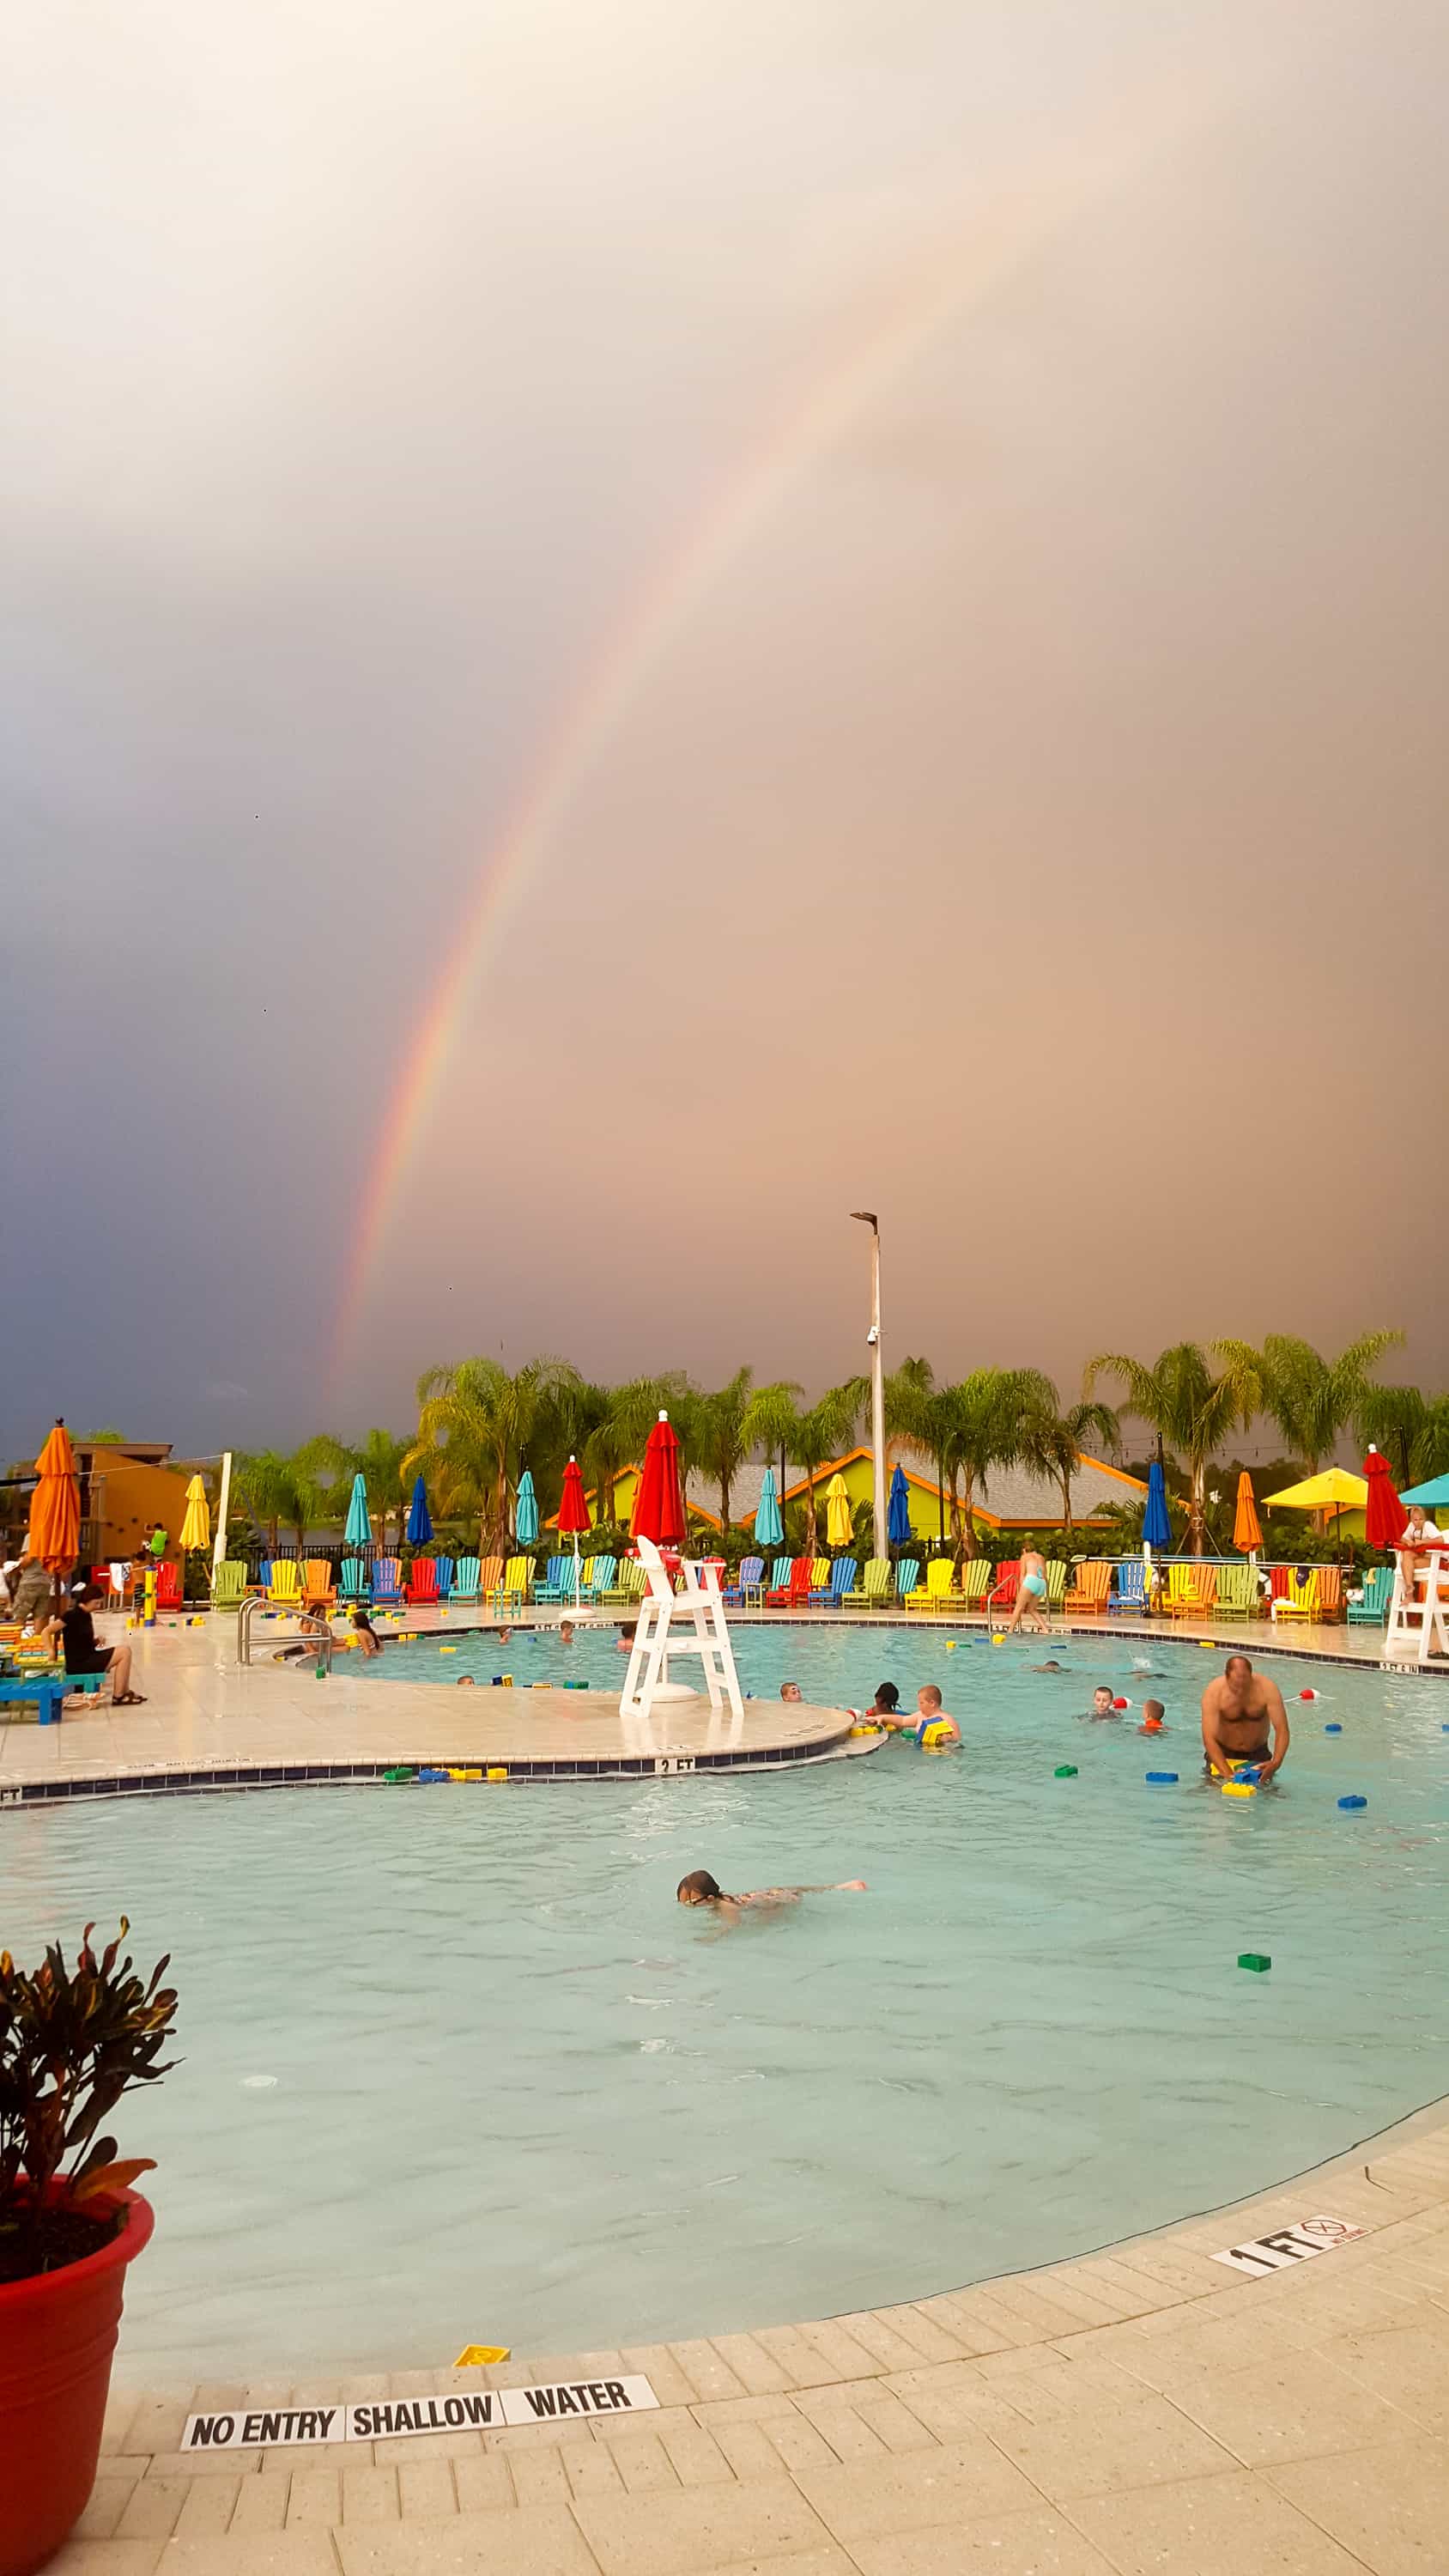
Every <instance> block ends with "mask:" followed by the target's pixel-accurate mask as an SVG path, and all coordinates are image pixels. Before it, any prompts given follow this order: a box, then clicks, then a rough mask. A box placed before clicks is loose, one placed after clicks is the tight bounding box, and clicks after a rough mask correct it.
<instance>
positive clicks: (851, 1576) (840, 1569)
mask: <svg viewBox="0 0 1449 2576" xmlns="http://www.w3.org/2000/svg"><path fill="white" fill-rule="evenodd" d="M859 1570H860V1569H859V1567H858V1566H857V1564H856V1562H855V1559H854V1557H853V1556H838V1557H837V1558H836V1560H835V1562H834V1564H833V1565H832V1566H831V1569H830V1591H829V1594H828V1596H827V1599H828V1605H829V1607H830V1608H831V1609H832V1610H838V1609H839V1608H840V1607H841V1605H842V1603H843V1602H846V1601H848V1600H849V1599H850V1596H851V1594H852V1592H853V1591H854V1589H855V1578H856V1575H857V1573H858V1572H859Z"/></svg>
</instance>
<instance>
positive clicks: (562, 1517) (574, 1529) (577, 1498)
mask: <svg viewBox="0 0 1449 2576" xmlns="http://www.w3.org/2000/svg"><path fill="white" fill-rule="evenodd" d="M558 1526H559V1536H560V1537H561V1538H569V1537H572V1539H573V1543H574V1600H575V1603H577V1601H578V1597H579V1532H580V1530H586V1529H587V1528H588V1526H589V1505H588V1498H587V1496H586V1495H585V1493H584V1480H583V1476H582V1474H581V1472H580V1469H579V1462H578V1460H577V1458H570V1460H569V1463H568V1465H567V1466H566V1467H565V1469H564V1480H563V1494H562V1496H561V1498H560V1501H559V1507H558Z"/></svg>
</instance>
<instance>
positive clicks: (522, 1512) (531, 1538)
mask: <svg viewBox="0 0 1449 2576" xmlns="http://www.w3.org/2000/svg"><path fill="white" fill-rule="evenodd" d="M513 1526H514V1528H515V1530H516V1531H517V1533H518V1544H519V1546H520V1547H533V1546H535V1545H536V1544H537V1540H538V1496H537V1494H536V1493H535V1492H534V1490H533V1469H532V1468H531V1467H525V1468H524V1471H523V1473H522V1475H521V1476H520V1477H519V1479H518V1509H517V1511H516V1512H515V1513H514V1516H513Z"/></svg>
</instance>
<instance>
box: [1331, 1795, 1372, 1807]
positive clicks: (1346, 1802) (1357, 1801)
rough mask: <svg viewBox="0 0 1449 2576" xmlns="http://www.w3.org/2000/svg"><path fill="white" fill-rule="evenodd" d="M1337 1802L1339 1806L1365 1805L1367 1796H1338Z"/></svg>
mask: <svg viewBox="0 0 1449 2576" xmlns="http://www.w3.org/2000/svg"><path fill="white" fill-rule="evenodd" d="M1338 1803H1339V1805H1340V1806H1341V1807H1366V1806H1367V1805H1368V1800H1367V1798H1359V1797H1353V1798H1340V1799H1339V1802H1338Z"/></svg>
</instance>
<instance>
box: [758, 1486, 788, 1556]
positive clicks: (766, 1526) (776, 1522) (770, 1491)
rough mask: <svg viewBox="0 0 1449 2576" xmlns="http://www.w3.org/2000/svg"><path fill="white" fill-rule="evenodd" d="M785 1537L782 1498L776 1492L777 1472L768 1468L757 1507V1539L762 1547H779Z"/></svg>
mask: <svg viewBox="0 0 1449 2576" xmlns="http://www.w3.org/2000/svg"><path fill="white" fill-rule="evenodd" d="M784 1535H785V1524H784V1522H783V1521H782V1520H781V1518H780V1498H779V1496H778V1494H777V1493H776V1491H775V1470H774V1468H773V1467H767V1468H766V1469H765V1473H764V1476H763V1479H762V1480H761V1484H760V1499H759V1501H758V1503H757V1504H756V1506H755V1537H756V1538H757V1540H758V1541H759V1544H760V1546H761V1547H778V1546H779V1545H780V1542H781V1540H782V1539H783V1537H784Z"/></svg>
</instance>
